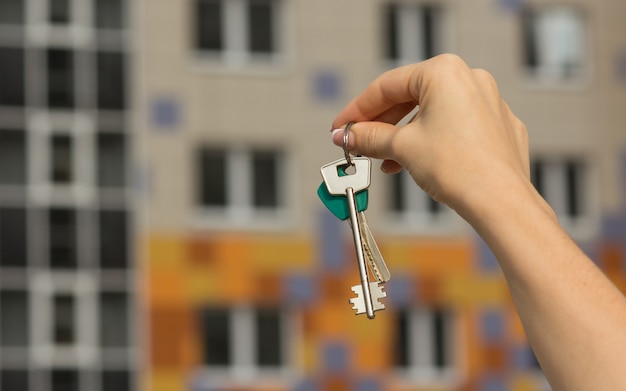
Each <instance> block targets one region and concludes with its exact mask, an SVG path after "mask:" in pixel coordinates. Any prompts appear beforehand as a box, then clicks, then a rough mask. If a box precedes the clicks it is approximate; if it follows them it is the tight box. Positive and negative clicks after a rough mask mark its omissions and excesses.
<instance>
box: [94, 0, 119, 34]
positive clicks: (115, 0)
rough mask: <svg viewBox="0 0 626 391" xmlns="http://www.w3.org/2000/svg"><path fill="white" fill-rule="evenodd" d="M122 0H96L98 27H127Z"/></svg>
mask: <svg viewBox="0 0 626 391" xmlns="http://www.w3.org/2000/svg"><path fill="white" fill-rule="evenodd" d="M124 16H125V15H124V9H123V4H122V0H96V1H95V25H96V28H98V29H112V30H120V29H122V28H124V27H125V25H126V23H125V20H124Z"/></svg>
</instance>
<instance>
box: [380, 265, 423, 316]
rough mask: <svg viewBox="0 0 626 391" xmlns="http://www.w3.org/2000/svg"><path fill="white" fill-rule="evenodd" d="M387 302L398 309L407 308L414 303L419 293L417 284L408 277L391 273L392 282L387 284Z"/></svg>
mask: <svg viewBox="0 0 626 391" xmlns="http://www.w3.org/2000/svg"><path fill="white" fill-rule="evenodd" d="M385 291H386V292H387V300H389V301H387V302H388V303H391V304H392V305H393V306H395V307H397V308H401V307H407V306H409V305H410V304H411V303H412V302H413V298H414V297H415V292H416V291H417V282H416V281H415V280H413V279H411V278H408V277H406V276H399V275H396V274H394V273H393V271H392V273H391V280H389V282H387V283H386V284H385Z"/></svg>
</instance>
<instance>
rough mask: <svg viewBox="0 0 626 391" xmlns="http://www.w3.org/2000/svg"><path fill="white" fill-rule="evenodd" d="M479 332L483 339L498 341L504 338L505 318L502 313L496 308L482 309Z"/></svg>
mask: <svg viewBox="0 0 626 391" xmlns="http://www.w3.org/2000/svg"><path fill="white" fill-rule="evenodd" d="M480 323H481V324H480V326H481V334H482V337H483V341H485V342H487V343H498V342H501V341H503V339H504V336H505V335H504V334H505V332H504V330H505V327H504V326H505V320H504V314H503V313H502V312H501V311H498V310H486V311H483V313H482V314H481V317H480Z"/></svg>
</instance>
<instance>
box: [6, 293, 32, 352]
mask: <svg viewBox="0 0 626 391" xmlns="http://www.w3.org/2000/svg"><path fill="white" fill-rule="evenodd" d="M29 308H30V306H29V303H28V292H26V291H23V290H22V291H20V290H5V291H1V292H0V338H1V339H0V346H2V347H27V346H28V343H29V338H28V332H29V330H30V321H29V316H28V311H29Z"/></svg>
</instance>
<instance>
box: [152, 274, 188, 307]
mask: <svg viewBox="0 0 626 391" xmlns="http://www.w3.org/2000/svg"><path fill="white" fill-rule="evenodd" d="M186 284H187V281H185V277H184V276H183V274H182V273H181V272H180V271H178V270H171V269H167V268H166V269H157V268H153V269H152V270H150V271H148V289H149V292H148V297H149V301H150V303H151V305H164V306H168V305H171V306H180V305H183V303H186V302H187V301H188V300H189V299H188V298H187V295H186Z"/></svg>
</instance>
